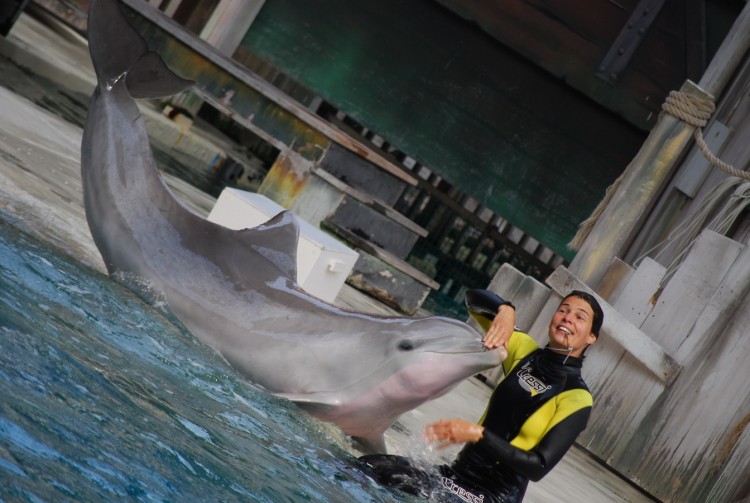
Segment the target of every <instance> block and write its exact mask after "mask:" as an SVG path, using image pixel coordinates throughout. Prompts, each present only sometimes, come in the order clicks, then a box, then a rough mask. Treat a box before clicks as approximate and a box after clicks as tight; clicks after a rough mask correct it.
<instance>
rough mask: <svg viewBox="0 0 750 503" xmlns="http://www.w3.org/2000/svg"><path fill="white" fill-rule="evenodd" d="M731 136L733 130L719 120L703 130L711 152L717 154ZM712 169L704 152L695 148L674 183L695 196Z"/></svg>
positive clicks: (689, 195) (684, 191) (687, 193)
mask: <svg viewBox="0 0 750 503" xmlns="http://www.w3.org/2000/svg"><path fill="white" fill-rule="evenodd" d="M730 136H731V130H730V129H729V128H728V127H727V126H725V125H724V124H722V123H721V122H719V121H714V122H712V123H711V125H710V126H709V127H708V129H706V130H705V131H704V132H703V139H704V140H705V141H706V145H708V148H709V149H710V150H711V152H713V153H714V154H717V155H718V154H720V153H721V150H722V147H724V144H725V143H726V142H727V141H728V140H729V138H730ZM711 169H712V168H711V164H710V163H709V162H708V159H706V157H705V156H704V155H703V152H701V151H700V149H698V148H694V149H693V150H692V152H691V153H690V155H689V156H688V158H687V160H686V161H685V162H684V163H683V165H682V166H681V167H680V171H679V172H678V173H677V175H676V176H675V182H674V185H675V187H676V188H677V189H678V190H680V191H682V192H683V193H684V194H685V195H687V196H688V197H691V198H694V197H695V195H696V194H697V193H698V189H699V188H700V185H701V184H702V183H703V182H704V181H705V179H706V176H708V172H709V171H711Z"/></svg>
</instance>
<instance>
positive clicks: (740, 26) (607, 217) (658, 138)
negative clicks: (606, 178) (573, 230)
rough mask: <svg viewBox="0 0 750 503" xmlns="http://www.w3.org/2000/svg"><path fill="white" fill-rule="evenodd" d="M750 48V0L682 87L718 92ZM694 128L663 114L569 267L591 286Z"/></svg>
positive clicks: (622, 245) (633, 229)
mask: <svg viewBox="0 0 750 503" xmlns="http://www.w3.org/2000/svg"><path fill="white" fill-rule="evenodd" d="M749 48H750V3H748V4H747V5H745V7H744V9H743V10H742V12H741V13H740V16H739V17H738V18H737V20H736V21H735V23H734V25H733V26H732V29H731V30H730V32H729V34H728V35H727V37H726V38H725V39H724V42H723V43H722V45H721V47H720V48H719V50H718V51H717V53H716V55H715V56H714V58H713V60H712V61H711V64H710V65H709V67H708V68H707V69H706V72H705V73H704V75H703V77H702V78H701V80H700V83H699V85H696V84H694V83H692V82H690V81H687V82H686V83H685V84H684V85H683V86H682V89H681V91H683V92H686V93H693V94H702V95H705V96H719V95H721V93H722V92H723V90H724V88H725V87H726V86H727V84H728V82H729V80H730V79H731V77H732V75H733V73H734V71H735V70H736V68H737V65H738V64H739V63H740V62H741V61H742V59H743V58H744V57H745V55H746V54H747V52H748V49H749ZM693 130H694V128H693V127H692V126H689V125H687V124H685V123H682V122H681V121H679V120H678V119H676V118H674V117H672V116H670V115H666V114H663V115H662V116H661V117H660V118H659V121H658V122H657V123H656V125H655V126H654V128H653V129H652V130H651V133H650V134H649V136H648V138H647V139H646V141H645V142H644V144H643V146H642V147H641V150H640V151H639V152H638V154H637V155H636V157H635V158H634V159H633V161H632V162H631V163H630V165H628V167H627V168H626V170H625V174H624V178H623V180H622V183H621V184H620V187H619V188H618V190H617V193H616V194H615V195H614V196H613V198H612V200H611V201H610V203H609V204H608V205H607V208H606V209H605V210H604V212H603V213H602V215H601V217H600V218H599V221H598V222H597V223H596V225H595V226H594V228H593V229H592V230H591V233H590V234H589V236H588V238H587V239H586V241H585V242H584V244H583V246H582V247H581V249H580V250H579V251H578V253H577V254H576V256H575V258H574V259H573V261H572V262H571V264H570V267H569V270H570V272H571V273H573V274H575V275H576V276H577V277H578V278H579V279H580V280H581V281H583V282H584V283H586V284H588V285H596V284H597V283H598V281H599V280H600V279H601V277H602V275H603V273H604V271H605V269H606V267H607V264H609V262H610V260H611V259H612V258H613V257H618V256H619V257H622V256H623V255H624V253H625V251H626V250H627V248H628V246H629V245H630V243H631V242H632V240H633V238H634V236H635V234H636V233H637V230H638V227H639V225H641V224H642V223H643V221H644V219H645V217H646V215H647V213H648V211H649V209H650V208H651V206H652V205H653V204H654V202H655V200H656V198H657V197H658V195H659V193H660V191H661V190H662V189H663V185H664V183H665V181H666V180H667V179H668V177H669V176H670V174H671V173H672V172H673V171H674V169H675V166H676V163H677V162H678V161H679V160H680V159H681V158H682V156H683V155H684V153H685V150H686V148H687V146H688V144H689V143H690V139H691V135H692V132H693Z"/></svg>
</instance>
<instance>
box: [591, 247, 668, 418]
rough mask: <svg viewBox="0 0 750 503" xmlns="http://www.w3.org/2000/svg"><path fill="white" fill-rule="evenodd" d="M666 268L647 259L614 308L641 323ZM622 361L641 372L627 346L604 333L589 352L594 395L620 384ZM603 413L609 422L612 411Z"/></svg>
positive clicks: (634, 322) (636, 324) (628, 367)
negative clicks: (630, 355) (618, 369)
mask: <svg viewBox="0 0 750 503" xmlns="http://www.w3.org/2000/svg"><path fill="white" fill-rule="evenodd" d="M664 269H665V268H664V266H662V265H660V264H658V263H657V262H655V261H653V260H650V259H647V260H645V261H644V262H643V263H642V264H641V266H640V267H639V268H638V269H637V270H635V271H634V272H633V273H632V275H631V276H630V280H629V281H628V283H627V284H626V285H625V286H624V287H623V289H622V292H621V293H620V295H619V296H618V298H617V301H616V302H612V305H613V306H614V308H615V309H616V310H617V311H618V312H619V313H621V314H622V315H623V316H624V317H625V318H626V319H627V320H628V321H629V322H630V323H632V324H633V325H634V326H640V325H641V323H643V320H644V319H645V317H646V316H647V314H648V313H649V312H650V311H651V308H652V307H653V305H652V304H651V302H650V298H651V296H652V295H653V293H654V292H655V291H656V290H657V289H658V288H659V282H660V281H661V278H662V277H663V276H664ZM605 319H606V315H605ZM620 364H622V365H623V366H624V367H626V368H627V372H631V371H632V372H640V371H639V365H638V363H637V361H636V360H635V359H634V358H632V357H630V358H628V357H627V352H626V351H625V349H623V347H622V346H621V345H620V344H619V343H617V342H616V341H614V340H613V339H611V338H610V337H606V334H605V336H603V337H601V338H600V340H598V341H597V342H596V345H595V346H594V347H593V348H592V349H591V351H589V352H588V353H587V356H586V365H585V368H584V370H585V377H586V382H587V383H588V385H589V387H590V388H591V391H592V392H593V393H594V395H595V396H608V395H609V392H610V391H609V390H610V389H612V388H614V389H617V388H618V387H619V382H618V381H619V380H620V379H621V378H622V377H623V372H622V370H620V371H615V369H616V368H617V366H618V365H620ZM600 412H601V411H600ZM603 413H604V416H602V419H603V420H604V421H605V422H606V423H607V425H608V424H609V419H608V418H609V414H608V413H607V412H603ZM597 420H598V416H596V415H594V416H592V420H591V423H592V424H595V423H596V422H597ZM606 427H607V426H606V425H605V428H606ZM595 429H596V427H594V428H592V431H593V430H595Z"/></svg>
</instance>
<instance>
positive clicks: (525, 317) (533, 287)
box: [513, 276, 551, 331]
mask: <svg viewBox="0 0 750 503" xmlns="http://www.w3.org/2000/svg"><path fill="white" fill-rule="evenodd" d="M550 293H551V292H550V289H549V287H547V285H545V284H543V283H541V282H539V281H537V280H536V279H534V278H532V277H531V276H526V277H525V278H524V279H523V282H522V283H521V285H520V286H519V288H518V291H517V292H516V294H515V295H514V296H513V304H514V305H515V306H516V326H517V327H519V328H520V329H521V330H524V331H525V330H528V328H529V327H531V326H532V325H533V324H534V321H536V319H537V317H538V316H539V312H540V311H541V310H542V308H543V307H544V305H545V304H546V303H547V300H548V299H549V296H550ZM548 321H549V320H548Z"/></svg>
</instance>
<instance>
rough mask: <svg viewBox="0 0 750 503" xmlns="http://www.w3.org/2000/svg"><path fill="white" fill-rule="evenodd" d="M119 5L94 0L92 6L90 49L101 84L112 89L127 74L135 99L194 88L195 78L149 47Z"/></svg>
mask: <svg viewBox="0 0 750 503" xmlns="http://www.w3.org/2000/svg"><path fill="white" fill-rule="evenodd" d="M117 4H118V2H117V1H116V0H92V2H91V6H90V7H89V18H88V26H89V30H88V40H89V52H90V53H91V61H92V62H93V64H94V70H95V71H96V76H97V79H98V80H99V85H100V86H102V87H107V88H109V87H110V86H112V85H113V84H114V83H115V82H116V81H117V80H118V79H120V78H122V77H123V76H126V85H127V88H128V92H129V93H130V95H131V96H133V97H134V98H160V97H164V96H170V95H173V94H176V93H178V92H180V91H183V90H185V89H187V88H188V87H190V86H191V85H192V82H191V81H189V80H185V79H183V78H181V77H179V76H177V75H175V74H174V73H172V71H171V70H169V68H167V66H166V65H165V64H164V61H163V60H162V59H161V57H160V56H159V55H158V54H156V53H154V52H150V51H149V50H148V46H147V45H146V41H145V40H144V39H143V37H141V35H140V34H139V33H138V32H137V31H135V30H134V29H133V28H132V27H131V26H130V23H128V20H127V19H126V18H125V15H124V14H123V12H122V10H120V6H119V5H117Z"/></svg>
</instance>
